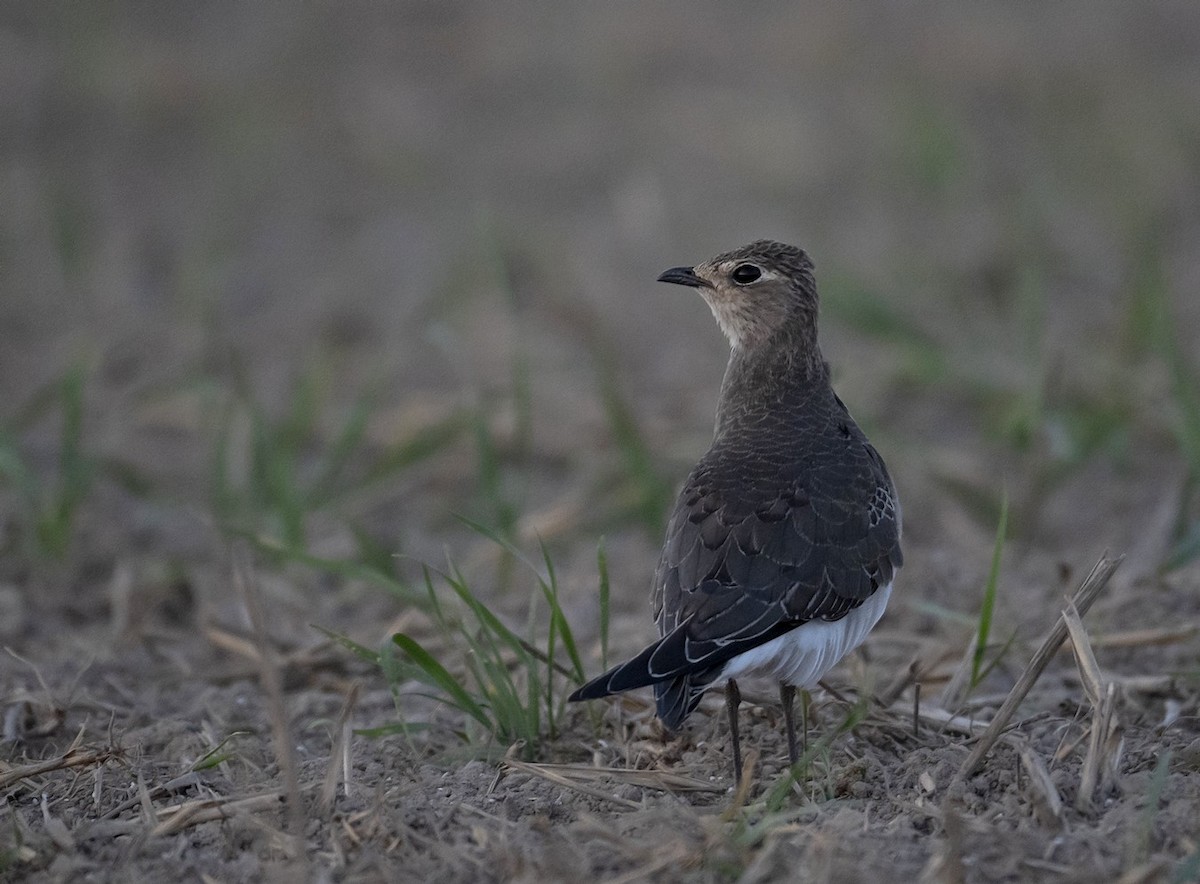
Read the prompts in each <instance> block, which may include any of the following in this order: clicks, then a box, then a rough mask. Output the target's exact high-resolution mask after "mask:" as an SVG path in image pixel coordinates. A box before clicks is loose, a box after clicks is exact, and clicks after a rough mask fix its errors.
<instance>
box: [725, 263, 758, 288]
mask: <svg viewBox="0 0 1200 884" xmlns="http://www.w3.org/2000/svg"><path fill="white" fill-rule="evenodd" d="M732 276H733V281H734V282H736V283H737V284H738V285H749V284H750V283H752V282H754V280H756V279H758V278H759V277H760V276H762V271H761V270H759V269H758V267H756V266H755V265H753V264H739V265H738V266H737V267H734V268H733V274H732Z"/></svg>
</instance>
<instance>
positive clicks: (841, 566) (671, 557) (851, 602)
mask: <svg viewBox="0 0 1200 884" xmlns="http://www.w3.org/2000/svg"><path fill="white" fill-rule="evenodd" d="M658 281H659V282H665V283H674V284H677V285H682V286H688V287H690V288H693V289H696V290H697V291H698V292H699V294H700V295H701V296H702V297H703V298H704V300H705V301H706V302H707V304H708V307H709V308H710V309H711V311H712V313H713V316H714V317H715V318H716V321H717V324H718V325H719V326H720V328H721V331H722V332H723V333H724V335H725V337H726V338H727V339H728V341H729V345H730V355H729V362H728V365H727V367H726V370H725V376H724V379H723V380H722V383H721V389H720V394H719V398H718V402H717V408H716V421H715V427H714V432H713V440H712V444H711V446H710V447H709V449H708V451H707V452H706V453H705V454H704V456H703V457H701V458H700V461H699V462H698V463H697V464H696V466H695V467H694V468H693V469H692V471H691V473H690V474H689V475H688V477H687V480H686V481H685V483H684V485H683V489H682V490H681V491H680V493H679V496H678V498H677V500H676V502H675V505H674V508H673V510H672V512H671V515H670V518H669V520H668V523H667V530H666V540H665V542H664V545H663V549H662V554H661V557H660V559H659V562H658V567H657V569H656V570H655V574H654V581H653V587H652V605H653V609H654V620H655V623H656V624H657V627H658V634H659V638H658V639H657V640H655V641H654V642H653V643H651V644H650V645H648V646H647V647H646V648H645V649H644V650H642V651H641V652H640V653H639V654H637V655H636V656H634V657H633V658H632V659H629V660H627V661H625V662H624V663H621V664H619V665H617V666H614V667H613V668H611V669H609V670H608V671H607V672H605V673H604V674H602V675H600V676H598V677H596V678H594V679H592V680H591V681H589V682H587V683H586V684H584V685H583V686H582V687H580V688H579V689H578V690H576V691H575V692H574V693H572V694H571V695H570V697H569V698H568V699H570V700H572V701H582V700H593V699H597V698H600V697H605V696H608V695H610V694H616V693H620V692H623V691H628V690H633V689H635V688H641V687H647V686H653V689H654V696H655V701H656V707H657V713H658V717H659V718H660V719H661V721H662V723H663V725H664V726H665V727H666V729H667V730H668V731H671V732H675V731H678V730H679V729H680V727H681V726H682V725H683V723H684V721H685V719H687V717H688V716H689V715H690V714H691V713H692V711H693V710H695V708H696V706H697V705H698V704H699V702H700V699H701V697H702V696H703V695H704V693H705V691H707V690H708V689H709V688H710V687H713V686H716V685H718V684H719V683H720V682H722V681H723V682H724V683H725V701H726V703H725V705H726V710H727V714H728V717H729V730H730V740H731V743H732V751H733V759H732V760H733V769H734V778H735V781H736V782H737V783H738V784H739V785H740V783H741V777H742V757H741V743H740V738H739V733H738V707H739V706H740V704H741V693H740V690H739V688H738V684H737V680H738V679H740V678H744V677H750V676H757V677H765V678H771V679H774V680H776V681H777V682H778V683H779V692H780V700H781V702H782V705H783V711H784V720H785V724H786V729H787V741H788V757H789V760H790V762H791V764H792V766H793V767H794V766H795V764H796V762H797V761H798V752H797V747H796V726H795V719H794V708H793V707H794V701H795V693H796V691H797V690H798V689H807V688H809V687H812V686H814V685H815V684H816V683H817V682H818V680H820V679H821V678H822V677H823V676H824V675H825V673H826V672H828V671H829V670H830V669H831V668H832V667H833V666H834V665H835V664H836V663H837V662H838V661H839V660H841V658H842V657H844V656H845V655H846V654H847V653H849V652H850V651H851V650H853V649H854V648H856V647H858V646H859V645H860V644H861V643H862V642H863V640H864V639H865V638H866V637H867V634H868V633H869V632H870V631H871V629H872V628H873V627H874V626H875V624H876V623H877V622H878V621H879V619H880V617H882V616H883V613H884V610H885V608H886V607H887V604H888V600H889V599H890V597H891V594H892V585H893V582H894V580H895V576H896V574H897V572H898V571H899V569H900V566H901V565H902V564H903V554H902V553H901V549H900V534H901V512H900V502H899V499H898V498H897V495H896V489H895V486H894V485H893V483H892V479H891V477H890V475H889V474H888V470H887V467H886V466H885V464H884V462H883V458H882V457H880V455H879V453H878V452H877V451H876V450H875V448H874V446H872V445H871V443H870V442H869V441H868V440H867V437H866V435H864V433H863V432H862V430H861V429H859V427H858V424H856V423H855V422H854V419H853V418H852V417H851V416H850V413H849V411H848V410H847V409H846V406H845V405H844V404H843V402H842V400H841V399H840V398H839V397H838V395H837V393H835V392H834V389H833V386H832V383H831V380H830V367H829V363H828V362H826V361H825V359H824V357H823V356H822V353H821V349H820V347H819V346H818V343H817V312H818V297H817V287H816V281H815V277H814V267H813V262H812V261H811V259H810V258H809V257H808V255H807V254H806V253H805V252H804V251H803V250H802V249H799V248H797V247H795V246H791V245H786V244H784V243H780V242H774V241H771V240H758V241H756V242H752V243H750V244H749V245H746V246H743V247H741V248H738V249H734V250H733V251H729V252H725V253H723V254H721V255H718V256H716V257H715V258H711V259H710V260H708V261H705V262H703V263H701V264H697V265H695V266H693V267H672V268H671V269H669V270H666V271H664V272H663V273H662V274H661V275H660V276H659V277H658Z"/></svg>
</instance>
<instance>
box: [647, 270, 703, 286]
mask: <svg viewBox="0 0 1200 884" xmlns="http://www.w3.org/2000/svg"><path fill="white" fill-rule="evenodd" d="M658 281H659V282H673V283H675V284H676V285H690V286H691V287H692V288H694V289H698V288H701V287H703V288H712V283H710V282H709V281H708V280H707V279H702V278H700V277H699V276H697V275H696V271H695V270H693V269H692V268H691V267H672V268H671V269H670V270H664V271H663V272H662V273H660V274H659V277H658Z"/></svg>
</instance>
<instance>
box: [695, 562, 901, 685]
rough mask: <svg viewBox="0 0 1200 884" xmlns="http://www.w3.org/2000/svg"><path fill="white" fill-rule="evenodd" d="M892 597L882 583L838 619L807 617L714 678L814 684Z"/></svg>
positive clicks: (741, 656)
mask: <svg viewBox="0 0 1200 884" xmlns="http://www.w3.org/2000/svg"><path fill="white" fill-rule="evenodd" d="M891 596H892V584H891V583H889V584H887V586H881V587H879V589H877V590H875V592H874V593H873V594H872V595H871V597H870V598H869V599H867V600H866V601H865V602H863V603H862V604H861V605H859V606H858V607H857V608H855V609H854V610H853V611H851V612H850V613H849V614H847V615H846V616H845V617H843V618H842V619H841V620H832V621H831V620H810V621H809V622H808V623H805V624H804V625H803V626H797V627H796V628H795V629H793V630H791V631H790V632H785V633H784V634H783V635H781V636H779V637H778V638H773V639H771V640H770V641H769V642H766V643H765V644H761V645H759V646H758V647H756V648H751V649H750V650H748V651H745V652H743V653H741V654H738V655H737V656H736V657H734V658H732V659H731V660H730V661H729V662H728V663H726V664H725V668H724V669H723V670H722V671H721V675H720V676H719V677H718V678H717V679H716V680H718V681H719V680H721V679H726V678H742V677H743V676H763V677H768V678H773V679H776V680H777V681H781V682H783V683H784V684H790V685H795V686H796V687H798V688H810V687H812V686H813V685H815V684H816V683H817V682H818V681H819V680H820V679H821V678H822V677H823V676H824V675H825V673H826V672H828V671H829V670H830V669H832V668H833V667H834V666H835V665H836V664H837V662H838V661H839V660H841V659H842V658H843V657H844V656H846V655H847V654H848V653H850V652H851V651H853V650H854V649H855V648H857V647H858V646H859V645H861V644H862V643H863V640H864V639H865V638H866V637H867V633H869V632H870V631H871V629H872V628H873V627H874V626H875V624H876V623H878V622H879V618H880V617H882V616H883V611H884V609H885V608H886V607H887V603H888V599H889V598H891Z"/></svg>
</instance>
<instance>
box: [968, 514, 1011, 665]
mask: <svg viewBox="0 0 1200 884" xmlns="http://www.w3.org/2000/svg"><path fill="white" fill-rule="evenodd" d="M1007 534H1008V495H1007V494H1005V495H1003V496H1002V497H1001V498H1000V521H999V524H998V525H997V526H996V542H995V545H994V546H993V547H992V564H991V567H990V568H989V569H988V578H987V584H986V585H985V586H984V590H983V605H982V607H981V608H980V609H979V627H978V630H977V631H976V633H975V656H974V658H973V659H972V660H971V687H975V686H976V685H977V684H979V681H980V679H981V678H982V677H983V676H982V675H981V674H980V672H981V670H982V669H983V657H984V654H985V653H986V652H987V644H988V636H989V635H990V634H991V631H992V615H993V613H994V611H995V608H996V587H997V584H998V583H999V582H1000V557H1001V554H1002V553H1003V552H1004V540H1005V537H1006V536H1007Z"/></svg>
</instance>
